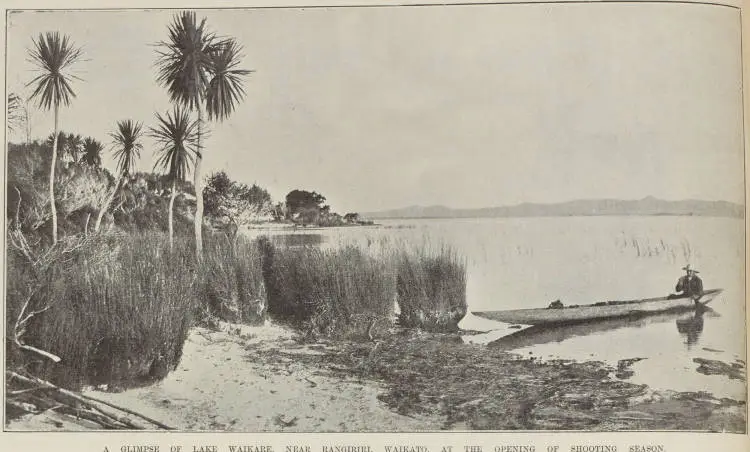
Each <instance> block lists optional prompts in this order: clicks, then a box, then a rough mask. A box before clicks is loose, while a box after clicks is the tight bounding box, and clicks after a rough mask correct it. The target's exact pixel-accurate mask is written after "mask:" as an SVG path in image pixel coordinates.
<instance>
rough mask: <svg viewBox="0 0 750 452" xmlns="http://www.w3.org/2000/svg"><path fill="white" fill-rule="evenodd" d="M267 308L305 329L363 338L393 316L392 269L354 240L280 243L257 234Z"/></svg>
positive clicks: (312, 334)
mask: <svg viewBox="0 0 750 452" xmlns="http://www.w3.org/2000/svg"><path fill="white" fill-rule="evenodd" d="M259 243H260V248H261V250H262V253H263V277H264V281H265V285H266V292H267V297H268V313H269V315H270V316H271V317H273V318H275V319H276V320H279V321H282V322H285V323H288V324H291V325H293V326H295V327H296V328H299V329H302V330H303V331H305V332H306V333H307V336H308V338H310V339H314V338H315V337H317V336H326V337H333V338H364V337H367V336H370V337H371V336H372V334H373V331H374V330H375V328H378V329H380V328H383V327H386V326H388V325H389V324H390V323H391V322H392V316H393V307H394V294H395V278H394V274H393V271H392V270H391V269H390V268H389V266H388V265H387V264H386V263H384V262H383V261H381V260H377V259H375V258H373V257H371V256H369V255H368V254H367V253H365V252H364V251H363V250H362V249H360V248H359V247H357V246H354V245H348V246H343V247H341V248H337V249H320V248H317V247H297V248H279V247H275V246H274V245H273V244H272V243H271V242H270V241H269V240H268V239H265V238H261V239H260V242H259Z"/></svg>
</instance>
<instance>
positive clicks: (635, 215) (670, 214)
mask: <svg viewBox="0 0 750 452" xmlns="http://www.w3.org/2000/svg"><path fill="white" fill-rule="evenodd" d="M572 217H702V218H734V219H736V220H743V219H744V218H745V216H744V215H743V216H734V215H706V214H686V213H597V214H570V215H555V214H549V215H514V216H487V215H476V216H468V215H467V216H412V217H370V218H372V219H373V220H472V219H473V220H480V219H492V218H503V219H513V218H572ZM377 225H378V224H377V223H375V224H374V226H377Z"/></svg>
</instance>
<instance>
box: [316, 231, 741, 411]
mask: <svg viewBox="0 0 750 452" xmlns="http://www.w3.org/2000/svg"><path fill="white" fill-rule="evenodd" d="M380 223H381V225H380V226H377V227H363V228H333V229H321V230H310V231H306V232H305V234H309V235H316V236H318V238H316V239H315V240H312V242H313V243H314V242H318V243H320V241H321V238H322V242H323V243H324V246H336V245H339V244H343V243H351V242H357V243H360V244H363V245H364V246H371V247H378V246H383V244H390V245H391V246H394V245H397V246H398V245H403V244H424V243H426V244H428V245H429V246H439V245H441V244H449V245H452V246H453V247H455V248H456V249H457V250H458V251H459V252H460V253H462V254H463V255H464V256H465V258H466V263H467V268H468V278H467V299H468V304H469V310H471V311H483V310H503V309H516V308H529V307H545V306H547V305H548V304H549V303H550V302H551V301H554V300H557V299H559V300H561V301H562V302H563V303H565V304H587V303H594V302H597V301H603V300H622V299H636V298H646V297H654V296H664V295H667V294H668V293H670V291H672V290H673V289H674V285H675V283H676V280H677V278H678V277H679V276H680V275H681V274H682V271H681V270H680V268H681V267H683V266H684V265H685V264H686V263H688V262H689V263H690V264H691V265H692V266H694V267H695V268H697V269H698V270H699V271H700V276H701V277H702V279H703V282H704V286H705V288H706V289H709V288H723V289H724V293H723V294H722V295H721V296H720V297H718V298H717V299H715V300H714V301H713V302H712V303H711V305H710V306H711V307H712V310H709V311H708V312H705V313H704V314H703V315H701V316H695V315H694V314H692V313H689V314H682V315H662V316H655V317H649V318H646V319H641V320H638V321H614V322H607V323H597V324H591V325H588V326H579V327H575V328H564V329H562V328H561V329H557V330H552V331H545V332H543V333H533V330H532V332H529V333H528V334H524V335H517V336H516V337H515V338H514V339H513V340H512V341H509V342H507V343H505V344H503V347H504V348H507V349H510V350H513V351H515V352H518V353H522V354H525V355H533V356H536V357H538V358H541V359H553V358H565V359H576V360H600V361H605V362H608V363H610V364H612V365H616V364H617V361H618V360H621V359H627V358H645V359H643V360H641V361H639V362H637V363H635V364H633V366H632V370H634V371H635V375H633V376H632V377H631V378H630V379H629V381H632V382H634V383H646V384H648V385H649V386H651V387H653V388H661V389H674V390H680V391H700V390H706V391H709V392H712V393H714V394H715V395H717V396H728V397H732V398H735V399H742V400H745V399H746V389H745V384H744V382H740V381H736V380H729V379H728V378H727V377H725V376H707V375H702V374H700V373H698V372H696V368H697V367H698V365H697V364H696V363H694V362H693V358H698V357H700V358H707V359H715V360H721V361H725V362H733V361H735V360H736V359H742V360H744V359H745V325H744V319H745V311H744V309H745V299H744V233H743V228H744V223H743V221H742V220H738V219H729V218H707V217H564V218H508V219H494V218H493V219H489V218H488V219H439V220H383V221H380ZM303 242H304V240H303ZM461 326H462V327H463V328H466V329H476V330H482V331H488V333H486V334H483V335H480V336H475V337H472V338H470V339H469V340H472V341H478V342H490V341H492V340H494V339H497V338H499V337H502V336H504V335H507V334H508V333H510V332H513V331H515V330H509V328H508V327H509V325H506V324H502V323H498V322H492V321H489V320H484V319H480V318H478V317H475V316H472V315H467V317H466V318H465V319H464V320H463V321H462V323H461ZM519 336H520V337H519ZM501 342H502V341H501Z"/></svg>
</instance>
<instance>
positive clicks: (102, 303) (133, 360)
mask: <svg viewBox="0 0 750 452" xmlns="http://www.w3.org/2000/svg"><path fill="white" fill-rule="evenodd" d="M72 240H78V243H76V244H74V246H66V245H65V244H63V245H58V246H57V247H56V248H52V249H49V250H46V251H44V252H43V255H44V260H42V261H39V260H30V259H29V258H28V256H26V255H24V253H23V252H21V251H20V250H18V249H14V248H12V247H11V248H9V253H8V254H9V262H8V264H9V265H8V269H7V272H8V273H7V277H8V281H9V285H8V291H7V314H8V315H7V321H6V328H7V330H8V331H9V332H13V333H20V334H19V335H18V337H20V338H21V340H22V342H23V343H24V344H26V345H30V346H33V347H36V348H38V349H41V350H44V351H46V352H49V353H51V354H53V355H56V356H58V357H59V358H61V361H60V362H58V363H54V362H52V361H51V360H49V359H45V358H44V357H42V356H40V355H39V354H35V353H32V352H29V351H27V350H21V349H18V348H15V347H13V346H12V344H13V343H12V342H11V341H8V340H7V338H6V344H8V345H9V347H6V348H10V349H12V350H13V354H12V356H10V357H9V360H8V363H7V364H8V366H9V367H15V368H24V369H25V370H26V371H29V372H31V373H33V374H34V375H36V376H39V377H40V378H43V379H46V380H49V381H52V382H54V383H56V384H58V385H61V386H64V387H68V388H74V389H75V388H79V387H81V386H82V385H85V384H103V383H108V384H111V385H114V386H120V385H122V386H126V385H128V384H130V383H133V382H136V381H139V380H152V379H158V378H163V377H164V376H165V375H166V374H167V372H168V371H169V370H170V369H173V368H174V367H176V365H177V363H178V362H179V360H180V357H181V355H182V347H183V344H184V342H185V340H186V338H187V334H188V329H189V328H190V326H191V323H192V314H193V312H194V310H195V305H196V301H197V300H196V298H195V294H194V289H195V281H196V270H195V265H194V259H193V258H192V252H191V250H190V249H189V247H188V246H187V244H186V242H185V241H181V240H178V241H177V243H176V245H177V246H176V247H175V249H174V250H172V251H170V249H169V245H168V242H167V239H166V236H165V235H164V234H162V233H148V234H143V235H130V234H118V235H116V236H114V235H109V236H108V235H98V236H94V237H91V238H87V239H77V238H74V239H72ZM60 243H62V242H58V244H60ZM39 254H42V253H39ZM36 257H38V255H37V256H36ZM23 312H25V314H23ZM29 314H33V315H32V316H31V317H30V318H29V319H28V320H27V322H25V323H23V324H22V326H21V328H18V326H19V320H20V319H21V318H24V317H25V316H26V315H29Z"/></svg>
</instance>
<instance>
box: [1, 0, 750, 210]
mask: <svg viewBox="0 0 750 452" xmlns="http://www.w3.org/2000/svg"><path fill="white" fill-rule="evenodd" d="M174 13H175V10H171V11H170V10H148V11H143V10H120V11H77V12H75V11H72V12H71V11H69V12H59V11H58V12H31V11H24V12H16V13H12V14H11V15H10V17H9V27H8V30H7V44H8V53H7V85H8V86H7V89H8V92H19V93H21V94H22V95H24V96H25V95H28V94H29V93H30V88H28V87H26V86H25V85H26V84H27V83H28V82H29V81H31V79H33V77H34V75H35V72H34V67H33V65H32V64H31V63H30V62H29V61H28V56H27V49H28V48H30V47H31V45H32V38H33V37H36V36H38V34H39V33H40V32H46V31H60V32H61V33H64V34H67V35H69V36H70V38H71V39H72V40H73V42H74V43H75V44H77V45H80V46H82V47H83V50H84V52H85V61H82V62H80V63H79V64H78V65H77V66H76V68H75V74H76V75H78V76H79V77H81V78H82V80H81V81H76V82H75V83H74V85H73V88H74V90H75V92H76V94H77V97H76V99H75V100H74V102H73V104H72V105H71V106H70V107H68V108H63V109H61V114H60V125H61V129H63V130H65V131H66V132H75V133H80V134H82V135H84V136H93V137H95V138H97V139H99V140H100V141H102V142H104V143H106V144H107V151H106V153H105V154H106V155H105V158H104V165H105V166H106V167H108V168H110V169H111V170H113V169H114V163H113V161H112V158H111V150H110V147H109V144H110V143H111V139H110V137H109V136H108V133H109V132H111V131H113V130H114V128H115V125H116V122H117V121H118V120H120V119H134V120H137V121H142V122H143V123H144V124H145V125H146V127H148V126H151V125H154V124H155V113H156V112H160V113H164V112H165V111H167V110H168V109H170V108H171V107H170V104H169V100H168V97H167V94H166V90H165V89H164V88H163V87H161V86H159V85H158V84H157V83H156V69H155V60H156V48H155V46H154V45H155V44H156V43H158V42H159V41H162V40H164V39H166V34H167V25H168V24H169V22H170V20H171V18H172V16H173V14H174ZM198 14H199V17H202V16H205V17H206V18H207V23H208V26H209V28H211V29H212V30H214V31H216V32H217V33H218V34H219V35H223V36H232V37H234V38H236V39H237V41H238V42H239V43H240V44H241V45H242V46H243V47H244V51H243V54H244V57H243V60H242V64H241V67H243V68H245V69H251V70H254V71H255V72H253V73H252V74H251V75H249V76H248V77H247V78H246V80H245V91H246V98H245V99H244V101H243V102H242V103H240V104H239V105H238V107H237V109H236V110H235V112H234V113H233V114H232V116H231V117H230V118H229V119H228V120H226V121H224V122H223V123H211V124H210V126H209V127H210V131H211V132H210V133H211V135H210V137H209V138H208V139H207V140H206V143H205V153H204V164H203V168H204V171H203V172H204V174H208V173H210V172H212V171H218V170H224V171H226V172H227V173H228V174H229V175H230V177H232V178H233V179H235V180H239V181H241V182H244V183H248V184H250V183H257V184H259V185H261V186H263V187H265V188H267V189H268V190H269V191H270V192H271V195H272V196H273V197H274V199H275V200H282V199H283V197H284V196H285V195H286V193H287V192H289V191H290V190H292V189H305V190H315V191H318V192H319V193H322V194H323V195H324V196H326V197H327V199H328V203H329V204H330V205H331V206H332V208H333V210H335V211H339V212H342V213H343V212H350V211H359V212H368V211H376V210H383V209H390V208H398V207H403V206H409V205H435V204H440V205H446V206H451V207H464V208H478V207H490V206H499V205H509V204H517V203H521V202H560V201H567V200H572V199H580V198H623V199H639V198H643V197H646V196H655V197H659V198H664V199H685V198H693V199H707V200H727V201H732V202H737V203H742V202H743V201H744V186H743V183H744V182H743V177H744V176H743V167H744V161H743V151H742V143H743V137H742V104H741V65H740V22H739V13H738V11H737V10H735V9H731V8H726V7H716V6H707V5H685V4H681V5H667V4H637V3H629V4H612V3H607V4H599V3H589V4H536V5H484V6H426V7H379V8H345V7H344V8H273V9H239V10H223V11H221V10H201V11H199V12H198ZM31 124H32V136H33V137H40V138H41V137H45V136H48V135H49V134H50V133H51V132H52V128H53V118H52V114H51V113H50V112H46V111H42V110H39V109H32V112H31ZM10 139H11V140H12V141H20V140H22V139H23V137H22V136H17V135H16V136H14V135H11V136H10ZM144 145H145V148H144V151H143V152H142V158H141V160H140V163H139V168H140V169H142V170H151V169H152V168H153V164H154V161H155V158H154V152H155V151H156V148H155V147H154V143H153V141H151V139H149V138H146V139H144Z"/></svg>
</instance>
